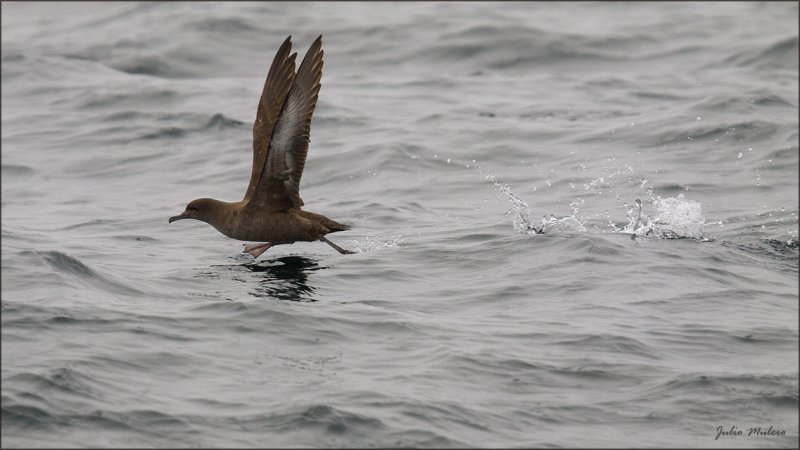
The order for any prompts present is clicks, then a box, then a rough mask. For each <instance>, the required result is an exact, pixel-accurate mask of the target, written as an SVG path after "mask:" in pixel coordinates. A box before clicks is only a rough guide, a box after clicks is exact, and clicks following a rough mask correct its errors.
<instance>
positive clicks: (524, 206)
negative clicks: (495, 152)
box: [486, 175, 586, 236]
mask: <svg viewBox="0 0 800 450" xmlns="http://www.w3.org/2000/svg"><path fill="white" fill-rule="evenodd" d="M486 180H487V181H490V182H491V183H492V184H493V185H494V187H495V188H497V190H498V191H500V195H502V196H504V197H505V198H506V199H507V200H508V201H509V202H510V203H511V209H509V210H508V211H507V212H506V215H509V214H513V215H514V221H513V223H514V231H515V232H516V233H517V234H522V235H529V236H534V235H537V234H541V233H544V232H548V231H580V232H585V231H586V228H584V226H583V224H582V223H581V222H580V220H578V219H577V218H576V217H575V214H576V213H577V211H578V209H577V204H578V203H575V202H573V203H572V204H571V205H570V206H571V207H572V215H571V216H568V217H562V218H557V217H555V216H554V215H552V214H551V215H550V217H547V216H542V226H541V227H539V228H538V229H537V228H536V226H535V225H534V223H533V218H532V217H531V210H530V207H529V206H528V203H527V202H526V201H525V200H523V199H521V198H519V196H518V195H517V194H515V193H514V191H512V190H511V188H510V187H508V185H506V184H501V183H498V182H497V179H496V178H495V177H494V176H492V175H487V176H486Z"/></svg>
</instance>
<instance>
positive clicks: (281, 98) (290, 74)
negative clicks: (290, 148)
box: [244, 36, 297, 202]
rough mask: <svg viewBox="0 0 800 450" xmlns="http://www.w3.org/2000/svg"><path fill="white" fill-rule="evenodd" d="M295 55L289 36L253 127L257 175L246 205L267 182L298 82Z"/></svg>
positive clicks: (271, 72)
mask: <svg viewBox="0 0 800 450" xmlns="http://www.w3.org/2000/svg"><path fill="white" fill-rule="evenodd" d="M291 51H292V37H291V36H289V37H287V38H286V40H285V41H283V44H282V45H281V47H280V48H279V49H278V53H276V54H275V59H273V60H272V65H271V66H270V68H269V73H268V74H267V80H266V81H265V82H264V90H263V91H262V92H261V99H260V100H259V102H258V110H257V111H256V121H255V123H254V124H253V173H252V174H251V175H250V184H249V185H248V186H247V192H246V193H245V194H244V202H249V201H250V200H251V199H252V198H253V195H254V194H255V192H256V187H257V186H258V184H259V181H260V180H261V178H263V173H264V168H265V167H266V165H267V154H268V152H269V146H270V140H271V138H272V135H273V131H274V129H275V125H276V124H277V122H278V118H279V117H280V113H281V108H283V104H284V103H286V98H287V97H288V95H289V90H290V89H291V87H292V83H293V82H294V77H295V73H294V60H295V58H296V57H297V53H292V54H291V55H290V54H289V52H291Z"/></svg>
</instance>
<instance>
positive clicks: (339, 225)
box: [325, 219, 350, 233]
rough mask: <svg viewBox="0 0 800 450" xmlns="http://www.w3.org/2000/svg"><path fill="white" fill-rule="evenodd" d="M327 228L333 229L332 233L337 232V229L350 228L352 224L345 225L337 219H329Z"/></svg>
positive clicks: (326, 224)
mask: <svg viewBox="0 0 800 450" xmlns="http://www.w3.org/2000/svg"><path fill="white" fill-rule="evenodd" d="M325 228H327V229H329V230H331V231H330V232H331V233H335V232H337V231H345V230H349V229H350V225H345V224H343V223H339V222H337V221H335V220H331V219H328V221H327V222H326V223H325Z"/></svg>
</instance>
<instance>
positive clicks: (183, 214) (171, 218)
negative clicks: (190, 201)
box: [169, 211, 189, 223]
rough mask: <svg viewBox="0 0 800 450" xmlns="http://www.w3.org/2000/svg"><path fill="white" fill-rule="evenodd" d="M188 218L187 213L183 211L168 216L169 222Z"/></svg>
mask: <svg viewBox="0 0 800 450" xmlns="http://www.w3.org/2000/svg"><path fill="white" fill-rule="evenodd" d="M188 218H189V213H187V212H186V211H184V212H182V213H180V214H178V215H177V216H172V217H170V218H169V223H172V222H175V221H176V220H181V219H188Z"/></svg>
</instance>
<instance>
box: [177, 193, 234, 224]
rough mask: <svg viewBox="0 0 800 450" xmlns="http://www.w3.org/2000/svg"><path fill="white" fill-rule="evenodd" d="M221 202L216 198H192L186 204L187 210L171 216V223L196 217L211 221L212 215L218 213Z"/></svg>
mask: <svg viewBox="0 0 800 450" xmlns="http://www.w3.org/2000/svg"><path fill="white" fill-rule="evenodd" d="M219 203H222V202H220V201H219V200H214V199H213V198H198V199H197V200H192V201H191V202H189V204H188V205H186V210H185V211H183V212H182V213H180V214H178V215H177V216H172V217H170V218H169V223H172V222H175V221H176V220H181V219H195V220H201V221H203V222H206V223H209V221H210V220H211V219H212V217H214V216H215V215H216V213H217V210H218V209H219V205H218V204H219Z"/></svg>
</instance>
